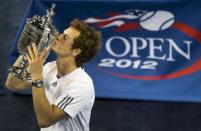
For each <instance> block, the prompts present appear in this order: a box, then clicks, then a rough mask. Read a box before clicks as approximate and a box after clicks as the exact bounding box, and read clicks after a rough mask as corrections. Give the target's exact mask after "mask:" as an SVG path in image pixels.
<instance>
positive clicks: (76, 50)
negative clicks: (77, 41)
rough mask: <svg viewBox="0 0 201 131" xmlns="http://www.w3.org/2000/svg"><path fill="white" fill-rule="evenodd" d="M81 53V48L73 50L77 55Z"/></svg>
mask: <svg viewBox="0 0 201 131" xmlns="http://www.w3.org/2000/svg"><path fill="white" fill-rule="evenodd" d="M80 53H81V49H80V48H76V49H74V50H73V56H77V55H79V54H80Z"/></svg>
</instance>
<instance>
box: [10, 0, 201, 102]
mask: <svg viewBox="0 0 201 131" xmlns="http://www.w3.org/2000/svg"><path fill="white" fill-rule="evenodd" d="M52 3H55V4H56V8H55V12H56V14H55V16H54V17H53V24H54V25H55V26H56V27H57V28H58V29H59V31H61V32H62V31H63V30H64V29H65V28H66V27H68V25H69V23H70V21H72V20H73V19H75V18H79V19H82V20H85V21H86V22H87V23H89V24H90V25H92V26H94V27H95V28H96V29H97V30H100V31H101V32H102V34H103V43H102V49H101V52H100V53H99V54H98V56H97V57H96V58H95V59H93V60H92V61H91V62H90V63H89V64H87V65H86V66H85V69H86V71H87V72H88V73H89V74H90V75H91V76H92V78H93V80H94V85H95V91H96V97H99V98H118V99H141V100H166V101H194V102H201V95H200V94H201V81H200V79H201V78H200V76H201V72H200V67H201V59H200V56H201V32H200V30H201V19H200V18H201V1H195V0H194V1H189V0H174V1H172V0H148V1H147V0H141V1H139V0H138V1H137V0H136V1H129V0H127V1H125V0H122V1H114V0H113V1H108V0H107V1H83V0H82V1H64V0H55V1H47V0H40V1H39V0H33V1H32V2H30V6H29V7H28V9H27V12H26V14H25V17H24V19H23V21H22V24H21V26H20V28H19V30H18V32H17V34H16V38H15V40H14V42H13V47H12V49H13V50H12V52H11V55H10V64H12V63H13V62H14V61H15V60H16V58H17V57H18V55H19V54H18V52H17V50H16V47H17V41H18V39H19V36H20V34H21V31H22V29H23V27H24V24H25V21H26V18H29V17H32V16H33V15H34V14H38V15H44V14H45V13H46V12H45V10H46V9H47V8H50V6H51V4H52ZM54 59H55V56H54V54H51V55H50V56H49V57H48V61H51V60H54Z"/></svg>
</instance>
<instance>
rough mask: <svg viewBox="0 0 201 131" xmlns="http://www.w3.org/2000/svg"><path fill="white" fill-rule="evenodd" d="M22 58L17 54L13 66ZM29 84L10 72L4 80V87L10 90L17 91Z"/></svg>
mask: <svg viewBox="0 0 201 131" xmlns="http://www.w3.org/2000/svg"><path fill="white" fill-rule="evenodd" d="M21 60H22V56H19V57H18V59H17V60H16V62H15V63H14V66H18V65H19V64H20V61H21ZM30 86H31V83H29V82H27V81H25V80H21V79H19V78H17V77H16V76H14V75H12V74H11V73H9V74H8V77H7V80H6V87H7V88H8V89H9V90H11V91H19V90H24V89H27V88H28V87H30Z"/></svg>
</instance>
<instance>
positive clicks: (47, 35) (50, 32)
mask: <svg viewBox="0 0 201 131" xmlns="http://www.w3.org/2000/svg"><path fill="white" fill-rule="evenodd" d="M54 8H55V4H52V7H51V8H50V9H48V10H46V12H47V14H46V15H44V16H38V15H34V16H33V17H32V18H28V19H27V21H26V25H25V27H24V29H23V32H22V33H21V36H20V38H19V41H18V45H17V50H18V51H19V53H20V54H21V55H23V58H22V60H21V61H20V65H19V66H12V67H11V68H10V69H9V72H10V73H11V74H13V75H15V76H16V77H18V78H20V79H23V80H28V81H31V76H30V73H29V72H28V71H27V66H28V60H27V58H26V57H25V55H26V54H27V53H28V50H27V47H28V46H29V45H31V44H32V43H36V45H37V46H38V50H39V52H42V51H43V50H44V48H45V47H48V46H49V45H50V44H51V43H52V41H53V40H54V38H55V36H57V35H58V34H59V32H58V30H57V29H56V28H55V26H54V25H53V24H52V16H53V15H54V14H55V12H54Z"/></svg>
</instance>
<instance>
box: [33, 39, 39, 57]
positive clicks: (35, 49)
mask: <svg viewBox="0 0 201 131" xmlns="http://www.w3.org/2000/svg"><path fill="white" fill-rule="evenodd" d="M32 48H33V53H34V54H33V55H34V58H35V59H37V58H38V56H39V55H38V54H39V53H38V48H37V46H36V43H32Z"/></svg>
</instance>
